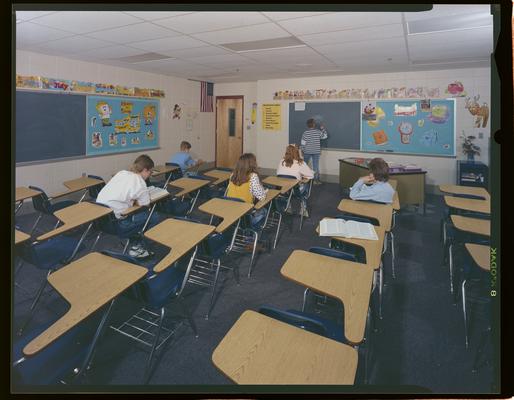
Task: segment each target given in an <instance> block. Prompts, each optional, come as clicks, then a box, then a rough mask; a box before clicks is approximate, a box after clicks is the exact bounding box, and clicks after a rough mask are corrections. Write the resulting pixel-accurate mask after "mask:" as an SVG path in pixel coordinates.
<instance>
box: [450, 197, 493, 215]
mask: <svg viewBox="0 0 514 400" xmlns="http://www.w3.org/2000/svg"><path fill="white" fill-rule="evenodd" d="M444 202H445V203H446V205H447V206H448V207H452V208H458V209H460V210H466V211H473V212H477V213H482V214H491V201H490V200H475V199H465V198H462V197H454V196H444Z"/></svg>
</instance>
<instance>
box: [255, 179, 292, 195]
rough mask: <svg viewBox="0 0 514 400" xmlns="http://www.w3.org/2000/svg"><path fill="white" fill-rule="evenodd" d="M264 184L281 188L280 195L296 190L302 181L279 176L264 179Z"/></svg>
mask: <svg viewBox="0 0 514 400" xmlns="http://www.w3.org/2000/svg"><path fill="white" fill-rule="evenodd" d="M262 182H263V183H267V184H268V185H273V186H279V187H280V193H282V194H284V193H287V192H289V191H290V190H291V189H292V188H294V187H295V186H296V185H297V184H298V183H299V182H300V181H299V180H296V179H288V178H279V177H278V176H268V177H267V178H265V179H263V181H262Z"/></svg>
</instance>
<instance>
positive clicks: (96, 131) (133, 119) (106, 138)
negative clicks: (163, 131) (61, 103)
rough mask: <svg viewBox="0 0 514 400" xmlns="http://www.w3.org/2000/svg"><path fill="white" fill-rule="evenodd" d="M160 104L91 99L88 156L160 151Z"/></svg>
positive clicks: (99, 98) (93, 97)
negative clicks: (156, 149)
mask: <svg viewBox="0 0 514 400" xmlns="http://www.w3.org/2000/svg"><path fill="white" fill-rule="evenodd" d="M158 121H159V102H158V101H156V100H149V99H134V98H113V97H110V96H88V98H87V119H86V123H87V133H86V135H87V136H86V155H88V156H90V155H98V154H108V153H119V152H127V151H133V150H143V149H152V148H157V147H158V145H159V124H158Z"/></svg>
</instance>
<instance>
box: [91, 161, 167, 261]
mask: <svg viewBox="0 0 514 400" xmlns="http://www.w3.org/2000/svg"><path fill="white" fill-rule="evenodd" d="M153 167H154V162H153V160H152V159H151V158H150V157H149V156H147V155H146V154H142V155H140V156H139V157H137V158H136V160H135V161H134V164H132V167H131V169H130V171H120V172H118V173H117V174H116V175H114V176H113V177H112V179H111V180H110V181H109V182H107V184H106V185H105V186H104V187H103V188H102V190H100V193H98V197H97V198H96V202H97V203H100V204H104V205H106V206H108V207H110V208H111V209H112V210H113V211H114V216H115V217H116V218H117V222H118V224H119V226H120V228H121V229H122V230H123V231H130V230H135V231H139V230H140V229H141V228H143V226H144V225H145V222H146V220H147V218H148V215H149V211H148V210H147V209H143V210H142V211H139V212H135V213H133V214H130V215H123V212H124V211H126V210H127V209H129V208H130V207H132V206H133V205H135V204H134V203H135V202H137V205H140V206H148V205H149V204H150V194H149V192H148V187H147V186H146V183H145V180H146V179H148V178H149V177H150V175H151V173H152V168H153ZM163 219H164V218H163V216H161V215H160V214H159V213H157V212H154V213H153V214H152V217H151V219H150V221H149V223H148V227H152V226H153V225H156V224H158V223H159V222H160V221H162V220H163ZM149 254H150V253H149V252H148V251H147V250H146V249H145V248H144V247H143V246H142V244H140V243H139V244H136V245H134V246H132V247H131V249H130V251H129V255H130V256H132V257H147V256H148V255H149Z"/></svg>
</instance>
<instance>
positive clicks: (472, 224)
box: [450, 215, 491, 236]
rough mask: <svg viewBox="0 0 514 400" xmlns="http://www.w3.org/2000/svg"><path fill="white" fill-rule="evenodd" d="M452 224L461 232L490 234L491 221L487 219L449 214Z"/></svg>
mask: <svg viewBox="0 0 514 400" xmlns="http://www.w3.org/2000/svg"><path fill="white" fill-rule="evenodd" d="M450 219H451V221H452V223H453V226H454V227H455V228H456V229H458V230H460V231H463V232H469V233H475V234H477V235H482V236H491V221H490V220H488V219H480V218H470V217H464V216H462V215H450Z"/></svg>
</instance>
